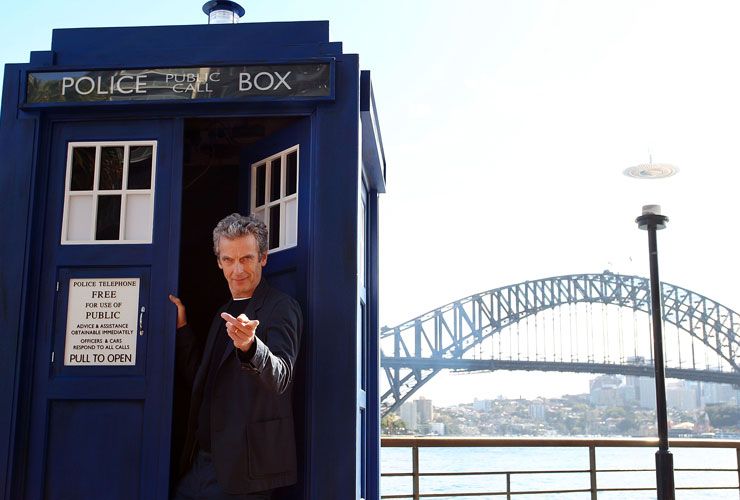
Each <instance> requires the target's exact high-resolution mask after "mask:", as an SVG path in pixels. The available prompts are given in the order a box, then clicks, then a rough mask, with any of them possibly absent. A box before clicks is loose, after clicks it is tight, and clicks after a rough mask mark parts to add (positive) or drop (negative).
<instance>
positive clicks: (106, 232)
mask: <svg viewBox="0 0 740 500" xmlns="http://www.w3.org/2000/svg"><path fill="white" fill-rule="evenodd" d="M120 229H121V195H120V194H116V195H107V196H99V197H98V220H97V223H96V225H95V239H96V240H117V239H118V238H119V233H120Z"/></svg>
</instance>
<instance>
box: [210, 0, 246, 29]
mask: <svg viewBox="0 0 740 500" xmlns="http://www.w3.org/2000/svg"><path fill="white" fill-rule="evenodd" d="M203 12H205V13H206V15H208V24H236V23H238V22H239V18H241V17H242V16H244V12H245V11H244V8H243V7H242V6H241V5H239V4H238V3H236V2H232V1H231V0H211V1H210V2H206V3H205V4H204V5H203Z"/></svg>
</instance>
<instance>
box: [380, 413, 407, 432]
mask: <svg viewBox="0 0 740 500" xmlns="http://www.w3.org/2000/svg"><path fill="white" fill-rule="evenodd" d="M380 428H381V429H382V431H383V433H385V434H396V433H398V432H399V431H403V432H404V433H405V431H406V422H404V421H403V420H401V417H399V416H398V415H396V414H395V413H389V414H388V415H386V416H385V417H383V418H382V419H381V420H380Z"/></svg>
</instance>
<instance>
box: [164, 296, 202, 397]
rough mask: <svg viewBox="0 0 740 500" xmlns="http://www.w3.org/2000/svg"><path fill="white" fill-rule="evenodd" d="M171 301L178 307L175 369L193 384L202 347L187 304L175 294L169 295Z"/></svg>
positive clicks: (188, 382) (189, 383) (190, 384)
mask: <svg viewBox="0 0 740 500" xmlns="http://www.w3.org/2000/svg"><path fill="white" fill-rule="evenodd" d="M169 299H170V302H172V303H173V304H175V306H176V307H177V334H176V337H175V370H176V371H177V374H178V375H179V376H180V377H182V378H183V380H185V381H186V382H187V384H188V385H189V386H192V385H193V381H194V380H195V373H196V372H197V371H198V363H200V355H201V353H200V349H198V347H199V346H198V345H197V344H198V342H197V340H196V338H195V333H194V332H193V330H192V329H191V328H190V326H189V325H188V321H187V315H186V313H185V305H184V304H183V303H182V301H180V299H179V298H177V297H175V296H174V295H170V296H169Z"/></svg>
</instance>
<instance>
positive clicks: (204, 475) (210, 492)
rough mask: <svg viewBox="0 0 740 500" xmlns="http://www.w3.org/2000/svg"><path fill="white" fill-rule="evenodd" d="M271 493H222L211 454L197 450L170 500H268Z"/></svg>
mask: <svg viewBox="0 0 740 500" xmlns="http://www.w3.org/2000/svg"><path fill="white" fill-rule="evenodd" d="M270 498H272V491H259V492H255V493H247V494H245V495H232V494H230V493H226V492H224V490H223V488H221V485H219V484H218V481H217V480H216V469H215V468H214V467H213V460H212V459H211V454H210V453H208V452H205V451H203V450H198V454H197V455H196V457H195V462H193V466H192V467H191V468H190V470H189V471H188V473H187V474H185V476H183V478H182V479H180V482H179V483H178V484H177V488H176V489H175V494H174V495H173V496H172V500H270Z"/></svg>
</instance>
